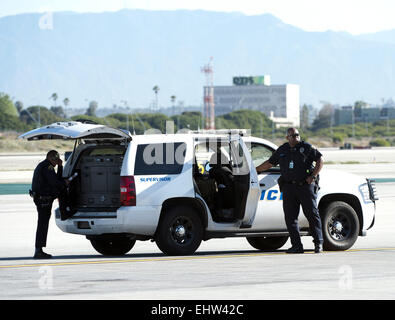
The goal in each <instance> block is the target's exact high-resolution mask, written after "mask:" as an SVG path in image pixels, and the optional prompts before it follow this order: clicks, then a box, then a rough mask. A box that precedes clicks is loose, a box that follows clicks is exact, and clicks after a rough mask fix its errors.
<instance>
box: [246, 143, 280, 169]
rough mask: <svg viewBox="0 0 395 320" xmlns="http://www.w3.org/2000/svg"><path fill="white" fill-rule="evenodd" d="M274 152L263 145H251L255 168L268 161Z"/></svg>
mask: <svg viewBox="0 0 395 320" xmlns="http://www.w3.org/2000/svg"><path fill="white" fill-rule="evenodd" d="M273 152H274V150H271V149H269V148H268V147H267V146H265V145H263V144H258V143H251V158H252V161H253V162H254V166H255V167H257V166H259V165H260V164H262V163H263V162H265V161H266V160H268V159H269V158H270V157H271V156H272V154H273Z"/></svg>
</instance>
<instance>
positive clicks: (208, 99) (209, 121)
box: [201, 57, 215, 129]
mask: <svg viewBox="0 0 395 320" xmlns="http://www.w3.org/2000/svg"><path fill="white" fill-rule="evenodd" d="M201 71H202V72H203V73H204V74H205V76H206V86H205V87H204V98H203V100H204V113H205V118H206V129H215V111H214V81H213V79H214V75H213V57H210V62H209V63H208V64H206V65H204V66H203V68H202V69H201Z"/></svg>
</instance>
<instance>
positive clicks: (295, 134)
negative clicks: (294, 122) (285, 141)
mask: <svg viewBox="0 0 395 320" xmlns="http://www.w3.org/2000/svg"><path fill="white" fill-rule="evenodd" d="M288 137H292V138H296V137H299V133H294V134H290V135H288Z"/></svg>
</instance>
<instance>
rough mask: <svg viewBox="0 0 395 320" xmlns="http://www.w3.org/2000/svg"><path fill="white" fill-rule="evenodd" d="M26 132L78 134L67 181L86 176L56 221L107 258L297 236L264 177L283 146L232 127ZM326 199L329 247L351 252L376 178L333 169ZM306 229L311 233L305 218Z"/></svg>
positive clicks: (367, 223)
mask: <svg viewBox="0 0 395 320" xmlns="http://www.w3.org/2000/svg"><path fill="white" fill-rule="evenodd" d="M20 138H23V139H27V140H31V141H35V140H42V139H73V140H75V147H74V150H73V152H72V153H71V155H70V156H69V157H68V159H67V161H66V164H65V166H64V170H63V175H64V177H65V178H66V177H71V176H76V178H75V179H73V180H72V182H71V183H70V185H69V188H68V189H67V191H66V192H64V194H63V195H62V196H61V197H60V198H59V208H57V209H56V211H55V214H56V224H57V226H58V227H59V228H60V229H61V230H63V231H64V232H68V233H73V234H81V235H85V236H86V237H87V239H89V240H90V241H91V243H92V245H93V247H94V248H95V249H96V250H97V251H98V252H100V253H101V254H104V255H122V254H126V253H127V252H129V251H130V250H131V249H132V247H133V246H134V244H135V242H136V240H149V239H153V240H155V242H156V243H157V245H158V247H159V248H160V250H161V251H162V252H164V253H165V254H169V255H188V254H193V253H194V252H195V251H196V250H197V249H198V247H199V245H200V243H201V241H202V240H209V239H211V238H225V237H246V238H247V241H248V242H249V243H250V244H251V245H252V246H253V247H254V248H256V249H258V250H275V249H278V248H281V247H282V246H283V245H284V244H285V242H286V241H287V239H288V232H287V228H286V225H285V222H284V215H283V210H282V194H281V192H280V191H279V187H278V184H277V179H278V177H279V175H280V174H279V168H278V167H274V168H272V169H270V170H269V171H267V172H264V173H260V174H259V175H258V174H257V172H256V170H255V168H256V166H257V165H259V164H261V163H262V162H263V161H265V160H267V159H268V158H269V157H270V156H271V154H272V153H273V152H274V150H275V149H276V148H277V146H276V145H274V144H272V143H270V142H269V141H267V140H264V139H259V138H254V137H249V136H244V135H243V134H241V132H239V133H235V132H234V131H229V133H218V132H213V133H209V132H207V133H204V132H201V133H185V134H149V135H136V136H131V135H130V133H129V132H125V131H122V130H118V129H114V128H110V127H107V126H104V125H98V124H92V123H82V122H59V123H54V124H52V125H48V126H45V127H42V128H38V129H35V130H32V131H29V132H27V133H25V134H23V135H21V136H20ZM320 176H321V179H320V186H321V188H320V190H319V191H318V199H317V201H318V204H319V210H320V214H321V216H322V223H323V235H324V249H325V250H346V249H348V248H350V247H351V246H352V245H353V244H354V243H355V241H356V240H357V238H358V236H364V235H365V234H366V230H368V229H370V228H371V227H372V226H373V224H374V217H375V201H376V200H377V199H378V198H377V195H376V191H375V188H374V185H373V183H372V181H370V180H369V179H363V178H361V177H359V176H356V175H351V174H348V173H344V172H336V171H332V170H329V169H327V168H325V167H324V169H323V170H322V171H321V174H320ZM299 226H300V230H301V235H309V226H308V222H307V219H306V218H305V217H304V215H303V214H300V217H299Z"/></svg>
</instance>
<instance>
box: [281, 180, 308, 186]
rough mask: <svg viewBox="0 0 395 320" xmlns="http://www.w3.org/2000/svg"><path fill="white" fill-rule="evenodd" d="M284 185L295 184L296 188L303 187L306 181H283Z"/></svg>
mask: <svg viewBox="0 0 395 320" xmlns="http://www.w3.org/2000/svg"><path fill="white" fill-rule="evenodd" d="M284 183H288V184H296V185H298V186H303V185H305V184H307V182H306V180H302V181H297V180H291V181H284Z"/></svg>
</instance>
